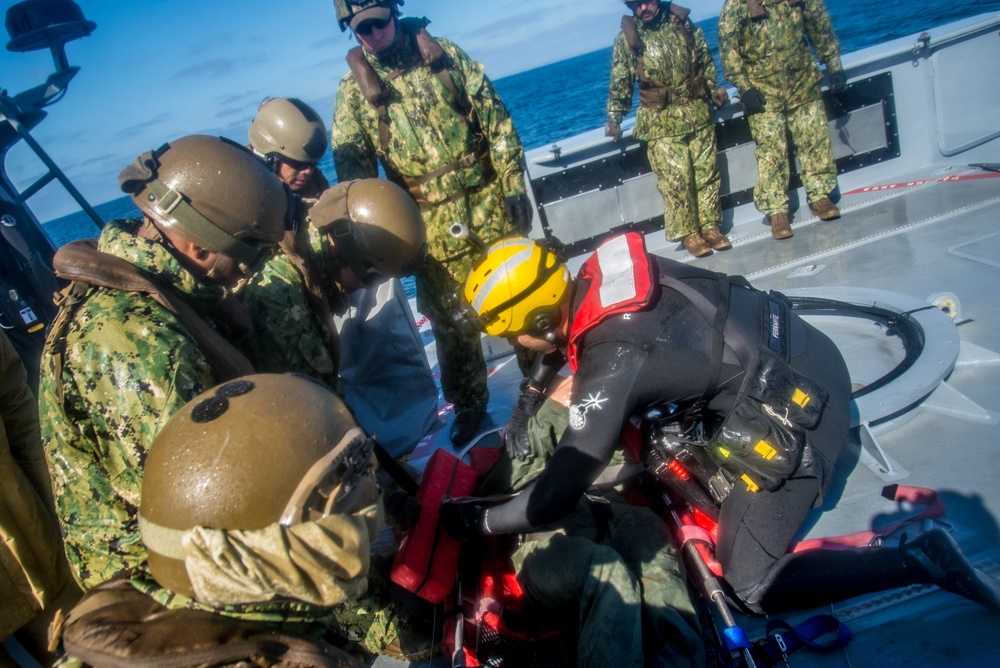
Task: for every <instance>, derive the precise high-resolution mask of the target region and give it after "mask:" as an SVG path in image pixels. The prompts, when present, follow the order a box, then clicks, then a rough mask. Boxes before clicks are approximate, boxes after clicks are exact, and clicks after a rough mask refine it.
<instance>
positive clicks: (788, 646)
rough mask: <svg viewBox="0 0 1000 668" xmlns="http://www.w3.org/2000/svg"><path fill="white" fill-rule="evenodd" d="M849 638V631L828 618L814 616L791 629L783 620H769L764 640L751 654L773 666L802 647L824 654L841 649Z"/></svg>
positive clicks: (826, 616) (827, 616) (844, 626)
mask: <svg viewBox="0 0 1000 668" xmlns="http://www.w3.org/2000/svg"><path fill="white" fill-rule="evenodd" d="M853 637H854V633H853V632H852V631H851V629H849V628H848V627H847V626H846V625H845V624H844V623H843V622H841V621H840V620H839V619H837V618H836V617H834V616H832V615H816V616H814V617H810V618H809V619H807V620H806V621H804V622H802V623H801V624H798V625H796V626H794V627H793V626H792V625H791V624H789V623H788V622H786V621H785V620H783V619H772V620H771V621H769V622H768V623H767V639H766V640H764V641H762V642H759V643H757V644H755V645H754V648H753V654H754V658H756V659H757V660H758V661H760V662H761V663H763V664H765V665H767V666H773V665H774V664H776V663H781V662H785V663H787V661H788V655H789V654H791V653H792V652H794V651H796V650H798V649H801V648H803V647H809V648H811V649H814V650H818V651H821V652H826V651H829V650H831V649H838V648H840V647H844V646H845V645H847V643H849V642H851V638H853ZM820 638H827V639H826V640H820Z"/></svg>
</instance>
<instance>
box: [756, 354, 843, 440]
mask: <svg viewBox="0 0 1000 668" xmlns="http://www.w3.org/2000/svg"><path fill="white" fill-rule="evenodd" d="M743 393H745V394H746V396H748V397H750V398H751V399H754V400H756V401H757V402H759V403H761V404H764V405H766V406H769V407H770V408H771V409H772V410H773V411H775V412H777V413H778V414H779V415H781V416H782V417H784V418H785V419H787V420H789V421H791V422H793V423H795V424H796V425H798V426H800V427H804V428H806V429H811V428H812V427H813V426H815V425H816V423H817V422H819V418H820V416H822V415H823V408H824V407H825V406H826V402H827V398H828V396H829V395H828V394H827V392H826V390H824V389H823V388H822V386H820V385H819V384H818V383H815V382H813V381H811V380H809V379H808V378H806V377H805V376H803V375H801V374H798V373H796V372H795V370H794V369H792V367H790V366H789V365H788V364H786V363H785V362H784V361H783V360H781V359H779V358H777V357H775V356H773V355H768V354H766V353H763V354H758V355H757V356H756V359H755V360H754V363H753V365H751V367H750V370H749V372H748V373H747V376H746V381H745V383H744V388H743V391H742V392H741V394H743Z"/></svg>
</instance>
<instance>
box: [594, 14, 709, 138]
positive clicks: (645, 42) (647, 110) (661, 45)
mask: <svg viewBox="0 0 1000 668" xmlns="http://www.w3.org/2000/svg"><path fill="white" fill-rule="evenodd" d="M687 13H688V10H686V9H683V8H680V7H678V6H676V5H673V4H672V3H666V2H664V3H661V4H660V11H659V13H658V14H657V15H656V18H654V19H653V20H652V21H650V23H649V24H648V25H647V24H645V23H643V22H642V21H638V20H635V19H634V18H633V17H631V16H626V17H624V18H623V21H622V28H623V30H622V32H619V33H618V36H617V37H616V38H615V45H614V51H613V54H612V56H611V83H610V87H609V92H608V107H607V111H608V120H609V121H611V122H612V123H615V124H620V123H621V120H622V118H623V117H624V116H625V115H626V114H628V112H629V111H630V110H631V108H632V93H633V91H634V90H635V85H636V81H639V82H640V98H645V97H646V96H645V95H644V94H643V89H644V88H649V87H650V85H649V83H647V82H653V84H654V85H655V86H658V87H659V88H660V89H661V91H662V93H661V94H660V96H659V97H660V99H659V100H657V101H655V102H652V103H647V102H645V101H641V102H640V105H639V109H638V111H636V119H635V128H634V130H633V132H632V134H633V137H635V138H636V139H638V140H639V141H652V140H655V139H660V138H663V137H680V136H683V135H686V134H688V133H690V132H692V131H694V130H695V129H698V128H703V127H705V126H707V125H709V124H711V123H712V118H711V114H710V113H709V107H708V102H707V99H706V96H707V95H708V94H709V93H710V92H711V91H712V90H713V89H714V88H715V87H716V85H717V84H716V76H717V73H716V69H715V62H714V61H713V60H712V55H711V52H710V51H709V49H708V43H707V42H706V41H705V35H704V33H703V32H702V31H701V29H700V28H697V27H695V26H694V24H692V23H691V20H690V19H688V18H687ZM628 22H631V23H632V24H634V26H635V28H636V30H637V32H638V37H639V40H640V41H641V43H642V50H641V70H644V71H645V75H644V76H641V75H642V72H641V71H640V67H637V64H638V60H639V59H638V57H637V56H638V54H637V53H636V51H633V49H632V47H631V46H630V45H629V39H628V36H627V34H626V23H628ZM643 79H646V80H647V82H644V81H643Z"/></svg>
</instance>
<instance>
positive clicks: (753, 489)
mask: <svg viewBox="0 0 1000 668" xmlns="http://www.w3.org/2000/svg"><path fill="white" fill-rule="evenodd" d="M740 478H742V479H743V482H745V483H746V484H747V491H750V492H756V491H758V490H760V487H758V486H757V483H755V482H754V481H753V480H751V479H750V476H748V475H747V474H746V473H744V474H743V475H741V476H740Z"/></svg>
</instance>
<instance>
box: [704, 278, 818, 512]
mask: <svg viewBox="0 0 1000 668" xmlns="http://www.w3.org/2000/svg"><path fill="white" fill-rule="evenodd" d="M762 299H764V300H765V303H766V305H767V307H768V308H767V309H766V310H765V314H764V316H765V323H764V324H765V326H766V327H768V329H767V330H766V333H765V336H764V339H765V343H764V345H762V346H760V347H759V348H758V350H757V352H756V354H755V355H754V356H753V359H752V361H751V363H750V365H749V366H746V367H745V369H746V375H745V376H744V379H743V384H742V385H741V387H740V390H739V392H738V393H737V395H736V399H735V401H734V402H733V407H732V409H731V410H730V411H729V414H728V415H727V416H726V418H725V420H723V422H722V424H721V425H719V427H718V429H716V430H715V433H714V435H713V436H712V438H711V440H710V441H709V443H708V450H709V454H710V455H711V456H712V458H713V459H714V460H715V462H716V463H717V464H718V465H719V467H720V474H721V478H717V479H716V480H715V481H714V483H715V484H714V486H713V490H714V496H716V497H717V498H718V500H719V502H720V503H721V501H722V500H723V499H725V497H726V496H728V494H729V491H731V490H732V485H733V484H734V483H735V482H736V481H742V482H744V483H745V484H746V485H747V489H749V490H750V491H751V492H757V491H759V490H761V489H766V490H768V491H773V490H775V489H777V488H778V487H780V486H781V485H782V483H784V481H785V479H786V478H787V477H788V476H790V475H792V474H793V473H794V472H795V471H796V469H798V467H799V464H800V463H801V462H802V453H803V451H804V449H805V446H806V430H807V429H810V428H812V427H814V426H815V425H816V423H817V422H819V419H820V416H821V415H822V413H823V408H824V407H825V406H826V402H827V399H828V395H827V393H826V390H824V389H823V388H822V387H821V386H820V385H819V384H818V383H815V382H813V381H812V380H810V379H808V378H806V377H804V376H802V375H801V374H799V373H796V371H795V370H794V369H793V368H792V367H791V366H790V365H789V364H788V362H787V361H786V359H787V350H788V341H787V337H788V330H787V328H788V324H789V317H790V313H791V309H790V305H789V304H788V301H787V298H786V297H785V296H784V295H781V294H779V293H770V294H768V295H762ZM727 474H728V475H727ZM727 482H728V483H729V485H726V484H725V483H727Z"/></svg>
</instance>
